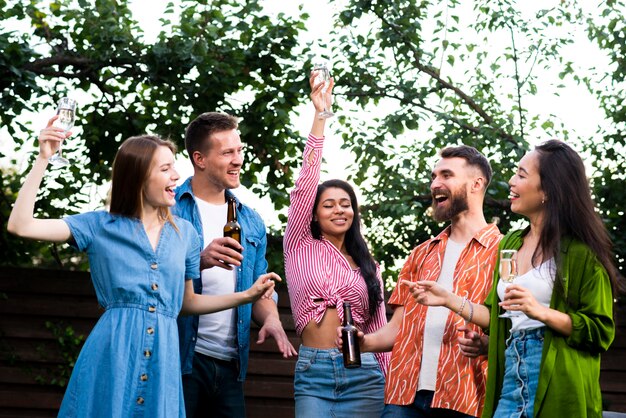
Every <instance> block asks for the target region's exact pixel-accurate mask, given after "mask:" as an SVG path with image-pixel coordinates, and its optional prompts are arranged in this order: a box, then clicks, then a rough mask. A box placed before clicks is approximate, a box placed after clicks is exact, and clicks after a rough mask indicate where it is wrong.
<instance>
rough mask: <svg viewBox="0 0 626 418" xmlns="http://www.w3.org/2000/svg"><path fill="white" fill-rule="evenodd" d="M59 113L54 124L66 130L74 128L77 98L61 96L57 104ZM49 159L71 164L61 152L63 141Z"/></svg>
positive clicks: (51, 161) (61, 164)
mask: <svg viewBox="0 0 626 418" xmlns="http://www.w3.org/2000/svg"><path fill="white" fill-rule="evenodd" d="M57 115H59V117H58V118H57V120H55V121H54V124H53V126H56V127H58V128H62V129H63V130H64V131H65V132H67V131H69V130H70V129H72V127H73V126H74V120H75V118H76V100H74V99H70V98H69V97H63V98H61V100H59V104H58V106H57ZM48 161H50V163H51V164H53V165H57V166H66V165H69V163H70V161H69V160H68V159H67V158H64V157H63V155H62V154H61V143H59V149H58V150H57V152H56V153H54V155H52V157H50V159H49V160H48Z"/></svg>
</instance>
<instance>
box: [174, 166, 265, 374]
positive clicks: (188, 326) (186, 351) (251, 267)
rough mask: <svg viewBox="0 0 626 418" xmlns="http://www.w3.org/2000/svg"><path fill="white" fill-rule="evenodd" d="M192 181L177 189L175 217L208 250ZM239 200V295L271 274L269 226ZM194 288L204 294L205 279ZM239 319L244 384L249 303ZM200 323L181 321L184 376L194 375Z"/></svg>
mask: <svg viewBox="0 0 626 418" xmlns="http://www.w3.org/2000/svg"><path fill="white" fill-rule="evenodd" d="M192 178H193V177H189V178H188V179H187V180H186V181H185V182H184V183H183V184H182V185H181V186H179V187H177V188H176V205H175V206H174V207H173V208H172V213H174V214H175V215H177V216H179V217H181V218H183V219H186V220H188V221H189V222H191V224H192V225H193V226H194V228H195V229H196V231H197V232H198V235H199V237H200V242H201V247H200V248H202V249H204V247H205V243H204V239H203V236H204V235H203V232H202V220H201V218H200V213H199V212H198V207H197V205H196V201H195V199H194V196H193V191H192V189H191V180H192ZM230 196H234V195H233V194H232V193H231V191H230V190H226V197H227V198H228V197H230ZM235 200H236V201H237V221H238V222H239V224H240V225H241V245H242V246H243V253H242V254H243V262H242V263H241V265H240V266H239V267H237V280H236V285H235V291H236V292H241V291H243V290H246V289H248V288H249V287H250V286H252V283H254V281H255V280H256V279H258V277H259V276H260V275H262V274H265V273H267V261H266V260H265V250H266V247H267V237H266V232H265V223H264V222H263V219H261V216H259V214H258V213H257V212H256V211H255V210H253V209H251V208H249V207H248V206H246V205H244V204H242V203H241V202H240V201H239V200H238V199H237V198H236V197H235ZM214 268H219V267H214ZM193 287H194V291H195V292H196V293H197V294H202V279H201V278H199V279H194V281H193ZM274 295H276V293H274ZM236 318H237V349H238V351H239V378H238V380H239V381H240V382H243V380H244V379H245V377H246V371H247V369H248V357H249V349H250V321H251V319H252V304H250V303H248V304H245V305H241V306H239V307H237V312H236ZM198 322H199V318H198V316H197V315H192V316H179V317H178V334H179V336H180V338H179V343H180V361H181V369H182V374H190V373H191V371H192V368H193V356H194V350H195V347H196V338H197V336H198Z"/></svg>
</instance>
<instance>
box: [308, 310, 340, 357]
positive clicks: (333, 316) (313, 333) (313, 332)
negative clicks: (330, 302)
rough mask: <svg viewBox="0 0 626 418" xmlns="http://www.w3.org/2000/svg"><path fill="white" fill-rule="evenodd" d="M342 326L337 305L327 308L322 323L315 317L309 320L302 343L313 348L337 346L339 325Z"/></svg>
mask: <svg viewBox="0 0 626 418" xmlns="http://www.w3.org/2000/svg"><path fill="white" fill-rule="evenodd" d="M339 326H341V321H339V316H338V315H337V309H336V308H335V307H328V308H326V312H325V313H324V316H323V317H322V320H321V321H320V323H319V324H318V323H316V322H315V320H314V319H312V320H311V322H309V323H308V324H307V325H306V327H304V330H303V331H302V344H303V345H305V346H307V347H312V348H322V349H327V348H336V347H337V346H336V345H335V340H336V339H337V327H339Z"/></svg>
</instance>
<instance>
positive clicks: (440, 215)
mask: <svg viewBox="0 0 626 418" xmlns="http://www.w3.org/2000/svg"><path fill="white" fill-rule="evenodd" d="M438 193H442V192H441V191H439V192H438ZM446 194H447V195H448V202H449V203H450V204H449V205H448V207H447V208H443V207H439V205H438V204H437V201H436V200H435V199H433V204H432V208H433V218H434V219H435V221H437V222H446V221H449V220H450V219H452V218H454V217H455V216H457V215H458V214H459V213H461V212H464V211H466V210H468V209H469V205H468V204H467V190H466V189H465V188H462V189H461V190H459V191H458V192H457V193H452V194H451V193H446Z"/></svg>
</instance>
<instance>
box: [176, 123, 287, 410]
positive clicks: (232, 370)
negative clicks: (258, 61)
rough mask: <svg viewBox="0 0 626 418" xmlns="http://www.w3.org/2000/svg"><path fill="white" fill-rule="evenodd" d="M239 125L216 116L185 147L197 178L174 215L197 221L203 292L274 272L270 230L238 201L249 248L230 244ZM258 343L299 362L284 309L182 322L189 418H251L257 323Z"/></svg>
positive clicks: (227, 289) (259, 306)
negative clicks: (248, 406)
mask: <svg viewBox="0 0 626 418" xmlns="http://www.w3.org/2000/svg"><path fill="white" fill-rule="evenodd" d="M237 127H238V123H237V120H236V119H235V118H234V117H232V116H230V115H226V114H222V113H215V112H209V113H204V114H202V115H200V116H198V117H197V118H196V119H195V120H194V121H193V122H191V123H190V124H189V126H188V127H187V131H186V133H185V147H186V149H187V153H188V154H189V157H190V159H191V162H192V164H193V167H194V174H193V176H192V177H190V178H188V179H187V180H186V181H185V183H183V184H182V185H181V186H180V187H178V188H177V189H176V202H177V203H176V206H175V207H174V210H173V212H174V214H175V215H178V216H180V217H182V218H184V219H187V220H188V221H190V222H191V223H192V224H193V225H194V227H195V228H196V230H197V231H198V234H199V236H200V239H201V241H202V243H203V244H202V248H204V249H203V250H202V253H201V260H200V270H201V278H200V279H198V280H196V281H194V289H195V291H196V293H202V294H213V295H216V294H225V293H232V292H235V291H242V290H245V289H247V288H249V287H250V286H251V285H252V283H253V282H254V281H255V280H256V279H257V278H258V277H259V276H261V275H263V274H266V273H267V261H266V260H265V250H266V246H267V238H266V232H265V224H264V223H263V220H262V219H261V217H260V216H259V214H258V213H257V212H255V211H254V210H252V209H251V208H249V207H247V206H246V205H244V204H242V203H241V202H239V201H238V200H237V220H238V222H239V224H240V225H241V245H240V244H239V243H237V241H235V240H234V239H232V238H228V237H223V226H224V224H225V223H226V212H227V203H226V202H227V198H229V197H231V196H233V194H232V193H231V191H230V189H234V188H236V187H239V185H240V182H239V174H240V170H241V166H242V164H243V151H242V148H243V145H242V143H241V139H240V137H239V133H238V132H237ZM252 318H253V319H254V320H255V322H257V323H258V324H259V325H260V326H261V329H260V330H259V339H258V341H257V343H258V344H261V343H263V341H265V338H266V337H268V336H271V337H273V338H274V339H275V340H276V342H277V344H278V348H279V350H280V352H281V353H282V354H283V357H285V358H287V357H291V356H293V355H296V350H295V349H294V347H293V346H292V345H291V343H290V342H289V339H288V338H287V335H286V334H285V331H284V330H283V327H282V325H281V323H280V319H279V316H278V310H277V308H276V302H275V301H274V300H272V299H264V298H262V299H259V300H258V301H256V302H255V303H253V304H247V305H242V306H239V307H238V308H236V309H229V310H226V311H222V312H216V313H214V314H210V315H201V316H191V317H180V318H179V320H178V329H179V335H180V356H181V362H182V373H183V392H184V396H185V409H186V413H187V417H194V416H198V417H202V418H205V417H245V402H244V396H243V381H244V379H245V376H246V370H247V368H248V352H249V341H250V320H251V319H252Z"/></svg>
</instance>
